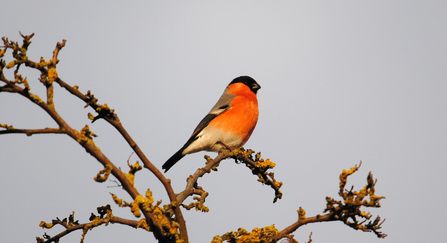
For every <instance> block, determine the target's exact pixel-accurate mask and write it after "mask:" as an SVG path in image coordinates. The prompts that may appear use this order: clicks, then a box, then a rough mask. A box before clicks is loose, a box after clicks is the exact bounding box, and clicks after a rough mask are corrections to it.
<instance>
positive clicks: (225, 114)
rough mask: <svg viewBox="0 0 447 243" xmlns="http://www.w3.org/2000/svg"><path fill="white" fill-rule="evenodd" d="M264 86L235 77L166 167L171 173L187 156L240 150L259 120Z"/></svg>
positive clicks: (247, 79)
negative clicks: (259, 96)
mask: <svg viewBox="0 0 447 243" xmlns="http://www.w3.org/2000/svg"><path fill="white" fill-rule="evenodd" d="M260 88H261V86H260V85H259V84H258V83H257V82H256V81H255V80H254V79H253V78H251V77H248V76H241V77H238V78H235V79H234V80H233V81H232V82H231V83H230V84H229V85H228V86H227V88H226V89H225V91H224V93H223V94H222V96H221V97H220V99H219V101H217V103H216V105H215V106H214V107H213V108H212V109H211V111H210V112H209V113H208V115H207V116H205V118H203V120H202V121H201V122H200V123H199V125H198V126H197V127H196V129H195V130H194V132H193V134H192V135H191V137H190V138H189V140H188V141H187V142H186V143H185V145H184V146H183V147H182V148H181V149H180V150H179V151H177V153H175V154H174V155H173V156H172V157H171V158H169V159H168V161H166V163H164V164H163V169H165V172H166V171H168V170H169V169H170V168H171V167H172V166H173V165H174V164H175V163H177V162H178V161H179V160H180V159H181V158H183V157H184V156H185V155H186V154H190V153H195V152H198V151H202V150H206V151H216V152H218V151H220V150H222V149H223V148H225V147H230V148H238V147H240V146H242V145H244V144H245V143H246V142H247V141H248V139H249V138H250V136H251V134H252V133H253V130H254V129H255V127H256V123H257V121H258V116H259V110H258V99H257V97H256V93H257V91H258V90H259V89H260Z"/></svg>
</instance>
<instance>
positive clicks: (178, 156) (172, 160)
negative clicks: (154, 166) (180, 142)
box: [161, 148, 185, 173]
mask: <svg viewBox="0 0 447 243" xmlns="http://www.w3.org/2000/svg"><path fill="white" fill-rule="evenodd" d="M183 150H184V149H183V148H181V149H180V150H179V151H177V153H175V154H174V155H172V156H171V158H169V159H168V161H166V162H165V163H164V164H163V166H162V167H161V168H163V169H164V170H165V173H166V172H168V170H169V169H171V167H172V166H174V165H175V163H177V162H178V161H179V160H181V159H182V158H183V157H185V155H183V154H182V152H183Z"/></svg>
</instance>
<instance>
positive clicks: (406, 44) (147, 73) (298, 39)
mask: <svg viewBox="0 0 447 243" xmlns="http://www.w3.org/2000/svg"><path fill="white" fill-rule="evenodd" d="M2 9H4V11H3V14H2V15H1V16H0V20H1V21H2V23H3V24H2V27H1V29H0V36H6V37H9V38H10V39H11V40H14V41H19V42H21V41H22V40H21V39H20V36H19V31H21V32H22V33H24V34H30V33H33V32H34V33H35V37H34V38H33V39H32V42H33V43H32V44H31V47H30V51H29V53H28V54H29V56H30V57H31V58H34V60H39V58H40V57H41V56H43V57H45V59H47V60H48V59H50V57H51V55H52V51H53V50H54V47H55V45H56V43H57V42H58V41H61V40H62V39H66V40H67V44H66V46H65V48H64V49H63V50H62V51H61V53H60V55H59V59H60V63H59V65H58V73H59V76H60V77H61V78H62V79H63V80H64V81H66V82H67V83H69V84H72V85H74V84H76V85H78V86H79V87H80V90H81V91H83V92H86V91H87V90H91V91H92V92H93V94H95V96H96V97H97V98H99V102H100V103H107V104H109V106H111V107H112V108H113V109H115V110H116V112H117V114H118V115H119V116H120V119H121V121H122V122H123V124H124V125H125V126H126V128H127V129H128V131H129V133H130V134H131V135H132V136H133V138H134V139H135V140H136V142H137V143H138V144H139V146H140V147H141V148H142V149H143V151H145V153H146V155H147V156H148V158H149V159H150V160H151V161H152V162H153V163H154V164H155V165H157V166H158V167H159V168H161V165H162V164H163V163H164V162H165V161H166V159H168V158H169V157H170V156H171V155H172V154H173V153H174V152H176V151H177V150H178V149H179V148H180V146H182V145H183V143H184V142H185V141H186V140H187V138H188V137H189V136H190V134H191V132H192V131H193V129H194V128H195V126H196V125H197V124H198V122H199V121H200V120H201V119H202V118H203V116H204V115H205V114H206V113H207V112H208V111H209V109H210V108H211V107H212V106H213V105H214V103H215V102H216V101H217V99H218V98H219V96H220V95H221V94H222V92H223V90H224V89H225V87H226V85H227V84H228V83H229V82H230V81H231V80H232V79H233V78H235V77H237V76H240V75H250V76H252V77H253V78H255V79H256V80H257V81H258V83H259V84H260V85H261V86H262V89H261V90H260V91H259V92H258V100H259V106H260V117H259V122H258V126H257V128H256V129H255V131H254V133H253V135H252V137H251V139H250V140H249V142H248V143H247V144H246V146H245V147H246V148H251V149H254V150H256V151H262V155H263V157H264V158H270V159H271V160H272V161H274V162H275V163H276V164H277V167H276V168H275V170H274V172H275V175H276V178H277V179H278V180H279V181H282V182H283V183H284V186H283V188H282V191H283V194H284V196H283V199H281V200H279V201H278V202H277V203H276V204H273V203H272V200H273V197H274V193H273V191H272V190H271V189H270V188H268V187H266V186H262V185H261V184H260V183H258V182H257V181H256V178H255V177H254V176H252V175H251V173H250V172H249V170H248V169H247V168H245V166H242V165H236V164H235V163H234V162H232V161H225V162H224V163H222V164H221V166H220V167H219V172H218V173H213V174H212V175H211V176H210V175H208V176H206V177H205V178H203V179H202V180H200V181H199V183H200V185H201V186H203V187H204V189H206V190H207V191H209V192H210V196H209V197H208V198H207V201H206V205H207V206H208V207H210V212H209V213H199V212H195V211H194V212H186V213H185V217H186V220H187V223H188V230H189V234H190V240H191V242H209V241H211V239H212V237H213V236H214V235H217V234H223V233H225V232H227V231H231V230H237V229H238V228H239V227H243V228H246V229H247V230H251V229H252V228H254V227H264V226H267V225H271V224H275V225H276V227H277V228H278V229H283V228H284V227H286V226H288V225H290V224H291V223H293V222H294V221H296V219H297V213H296V210H297V209H298V208H299V207H300V206H301V207H303V208H304V209H305V210H306V212H307V215H308V216H313V215H316V214H319V213H322V210H323V209H324V207H325V197H326V196H332V197H335V196H337V189H338V175H339V174H340V172H341V171H342V170H343V169H349V168H350V167H352V166H354V165H355V164H358V163H359V161H360V160H363V165H362V167H361V169H360V171H359V172H357V173H356V174H355V175H354V176H353V177H352V179H351V181H348V182H350V183H351V184H352V183H354V185H355V186H356V188H360V187H362V186H363V185H364V183H365V182H366V180H365V179H366V176H367V174H368V172H369V171H372V172H373V174H374V176H375V178H377V179H378V184H377V194H378V195H383V196H386V199H385V200H383V201H382V208H380V209H374V210H371V212H372V213H373V214H374V215H377V214H379V215H380V216H381V217H382V218H386V219H387V220H386V222H385V223H384V225H383V231H384V232H386V233H387V234H388V235H389V236H388V238H387V239H386V241H387V242H422V241H429V242H444V241H446V240H447V239H446V236H445V228H446V226H447V224H446V223H445V220H444V218H445V217H446V216H447V214H446V211H445V210H444V204H445V201H446V199H447V194H446V193H445V192H444V191H445V189H446V186H447V183H446V182H445V179H444V177H445V175H444V174H445V172H446V171H447V163H446V158H447V149H446V148H447V129H446V124H447V113H446V111H447V109H446V108H447V107H446V106H447V95H446V92H447V82H446V78H447V68H446V64H447V28H446V25H447V16H446V13H447V3H446V2H445V1H374V2H365V1H344V2H334V1H299V2H298V1H282V2H279V3H278V2H275V3H273V2H271V1H225V3H224V2H221V3H211V2H208V1H193V2H173V1H170V2H155V1H126V2H125V3H124V2H123V3H117V4H112V3H111V2H110V1H94V2H91V1H71V2H64V1H43V2H42V1H9V0H8V1H6V2H4V3H2ZM6 60H11V58H10V52H9V53H8V55H7V57H6ZM21 69H22V70H23V71H24V72H23V74H25V75H27V76H28V80H29V81H31V85H32V90H31V91H32V92H34V93H37V94H39V95H41V94H43V91H44V90H43V88H42V87H40V85H39V84H37V82H38V81H36V80H37V75H38V73H37V72H35V71H27V72H25V68H24V67H22V68H21ZM9 75H12V72H9ZM9 77H11V76H9ZM33 87H34V88H33ZM55 102H56V108H57V109H58V110H59V112H60V113H61V114H62V115H63V116H65V117H66V119H67V120H68V121H69V122H70V124H71V125H72V126H73V127H74V128H76V129H78V130H80V129H81V128H82V127H83V126H84V125H85V124H87V123H89V121H88V119H87V115H86V114H87V113H88V112H92V111H91V110H89V109H83V106H84V104H83V103H82V102H81V101H79V100H77V99H75V98H74V97H71V96H70V95H69V94H68V93H67V92H65V91H64V90H62V89H60V88H59V87H57V88H56V97H55ZM0 104H2V105H1V106H0V123H7V124H11V125H14V126H15V127H17V128H42V127H47V126H48V127H52V126H54V122H52V121H51V120H50V119H49V118H48V117H47V116H46V114H45V113H44V112H43V111H42V110H40V109H38V108H37V107H36V106H34V105H33V104H31V103H30V102H28V101H26V100H24V99H23V98H21V97H15V96H14V95H11V94H4V93H2V94H0ZM90 127H91V129H92V131H93V132H95V133H96V134H98V135H99V137H98V138H95V142H96V143H97V144H98V146H99V147H100V148H101V150H102V151H104V152H105V154H106V155H107V156H108V157H109V158H111V159H112V160H113V161H114V162H115V163H116V164H117V165H118V166H121V167H122V168H125V167H126V161H127V158H128V157H129V155H130V153H131V150H130V148H128V147H127V145H126V144H125V143H124V141H122V139H121V138H120V136H118V134H117V133H116V132H115V131H114V130H113V129H112V128H111V127H110V126H108V125H107V124H106V123H105V122H103V121H98V122H95V123H94V124H92V125H90ZM0 151H1V153H0V185H1V186H0V195H2V203H1V207H0V218H2V220H1V221H0V228H1V231H0V232H1V235H2V240H4V241H5V242H12V241H14V242H33V241H34V240H35V237H36V236H41V235H42V234H43V233H44V232H47V233H48V234H50V235H55V234H57V233H59V232H60V231H61V230H62V229H61V228H55V229H53V230H42V229H40V228H39V227H38V224H39V222H40V221H41V220H44V221H47V222H48V221H50V220H51V219H53V218H55V217H59V218H63V217H67V216H68V215H69V214H70V213H71V212H72V211H76V215H75V216H76V218H77V219H79V220H80V221H81V222H85V221H87V220H88V217H89V216H90V213H91V212H94V211H95V210H96V207H98V206H102V205H106V204H111V205H112V207H113V208H114V212H115V215H117V216H123V217H127V218H131V217H132V216H131V215H130V213H129V212H128V210H127V209H118V208H117V207H116V206H115V205H114V203H113V201H112V199H111V197H110V195H109V192H113V193H116V194H118V195H119V196H121V197H122V198H123V199H125V200H129V197H127V196H126V195H125V194H124V193H123V191H122V190H120V189H119V188H108V187H107V186H112V185H113V183H111V182H107V183H104V184H99V183H96V182H94V181H93V179H92V178H93V177H94V176H95V175H96V173H97V172H98V171H99V170H100V169H102V167H101V165H100V164H99V163H97V162H96V161H94V159H93V158H92V157H90V156H89V155H87V154H86V153H85V151H84V150H83V149H82V148H81V147H80V146H78V145H77V144H76V142H74V141H72V140H70V139H69V138H68V137H65V136H61V135H41V136H38V135H34V136H32V137H26V136H24V135H8V136H0ZM204 154H210V155H213V156H214V155H215V154H214V153H203V152H202V153H198V154H194V155H188V156H186V157H185V158H184V159H182V160H181V161H180V162H179V163H178V164H177V165H176V166H175V167H173V168H172V170H170V171H169V172H168V174H167V176H168V177H170V178H171V179H172V183H173V186H174V188H175V190H176V191H180V190H182V189H183V188H184V183H185V179H186V177H187V176H188V175H190V174H191V173H193V172H194V171H195V169H196V168H198V167H199V166H202V165H203V164H204V160H203V155H204ZM132 159H133V160H135V159H136V157H135V156H134V157H132ZM136 184H137V186H138V187H139V188H140V191H144V188H147V187H150V188H151V189H152V190H153V191H154V197H155V198H156V200H157V199H163V201H164V202H167V197H166V195H165V193H164V191H163V190H162V188H161V187H160V186H159V184H158V183H157V181H156V180H155V179H154V178H153V177H152V176H151V175H150V174H149V173H148V172H140V173H138V174H137V180H136ZM203 230H204V231H205V232H203V233H201V232H200V231H203ZM310 232H313V237H312V238H313V240H314V242H340V241H342V240H343V241H344V242H360V241H361V242H382V241H383V240H380V239H377V238H376V237H375V235H373V234H372V233H370V234H369V233H362V232H356V231H354V230H352V229H350V228H348V227H346V226H344V225H342V224H341V223H325V224H316V225H309V226H304V227H303V228H301V229H300V230H299V231H298V232H296V234H295V235H296V238H297V239H298V240H299V241H300V242H301V241H302V242H304V241H307V239H308V235H309V233H310ZM147 237H148V234H147V233H145V232H144V231H142V230H133V229H129V228H126V227H123V226H119V225H111V226H108V227H100V228H98V229H96V230H94V231H92V232H90V233H89V234H87V237H86V242H105V241H113V242H120V241H128V239H131V240H132V242H147ZM149 237H150V238H152V236H149ZM79 239H80V233H73V234H72V235H70V236H68V237H67V238H66V239H63V240H62V242H77V241H78V240H79Z"/></svg>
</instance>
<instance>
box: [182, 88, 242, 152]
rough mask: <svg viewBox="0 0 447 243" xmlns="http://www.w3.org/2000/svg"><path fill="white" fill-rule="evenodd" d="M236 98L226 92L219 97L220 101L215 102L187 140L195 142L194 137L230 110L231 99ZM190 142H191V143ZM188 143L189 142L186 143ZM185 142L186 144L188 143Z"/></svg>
mask: <svg viewBox="0 0 447 243" xmlns="http://www.w3.org/2000/svg"><path fill="white" fill-rule="evenodd" d="M234 97H236V96H235V95H232V94H229V93H227V92H224V93H223V95H222V96H221V97H220V99H219V100H218V101H217V103H216V104H215V105H214V107H213V108H212V109H211V111H210V112H209V113H208V115H206V116H205V117H204V118H203V119H202V121H200V123H199V125H197V127H196V129H194V132H193V133H192V135H191V137H190V139H189V140H192V141H194V140H196V139H197V138H196V136H197V135H198V134H199V133H200V132H201V131H202V130H203V129H204V128H205V127H206V126H208V124H209V123H210V122H211V121H212V120H213V119H214V118H216V117H218V116H219V115H221V114H222V113H224V112H225V111H227V110H229V109H231V106H230V103H231V101H232V100H233V98H234ZM192 141H191V142H192ZM188 142H190V141H188ZM188 142H187V143H188Z"/></svg>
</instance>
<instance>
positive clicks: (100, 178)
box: [93, 164, 113, 182]
mask: <svg viewBox="0 0 447 243" xmlns="http://www.w3.org/2000/svg"><path fill="white" fill-rule="evenodd" d="M112 169H113V167H112V165H109V164H107V165H106V166H104V169H103V170H100V171H99V172H98V174H97V175H96V176H95V177H94V178H93V179H94V180H95V181H97V182H104V181H106V180H107V178H109V175H110V173H111V172H112Z"/></svg>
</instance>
